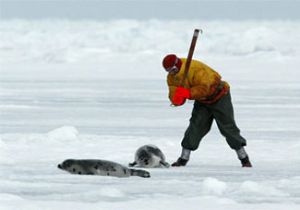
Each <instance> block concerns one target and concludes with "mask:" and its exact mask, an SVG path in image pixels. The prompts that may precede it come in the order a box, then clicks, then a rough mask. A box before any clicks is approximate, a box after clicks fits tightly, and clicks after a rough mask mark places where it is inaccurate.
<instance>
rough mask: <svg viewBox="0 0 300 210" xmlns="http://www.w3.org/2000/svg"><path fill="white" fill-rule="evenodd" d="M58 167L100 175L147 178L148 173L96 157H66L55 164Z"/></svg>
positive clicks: (75, 172) (72, 172)
mask: <svg viewBox="0 0 300 210" xmlns="http://www.w3.org/2000/svg"><path fill="white" fill-rule="evenodd" d="M57 167H58V168H59V169H62V170H65V171H68V172H70V173H71V174H80V175H100V176H114V177H130V176H140V177H144V178H149V177H150V173H149V172H148V171H145V170H135V169H130V168H127V167H125V166H123V165H121V164H119V163H115V162H112V161H107V160H97V159H79V160H78V159H67V160H65V161H63V162H62V163H61V164H58V166H57Z"/></svg>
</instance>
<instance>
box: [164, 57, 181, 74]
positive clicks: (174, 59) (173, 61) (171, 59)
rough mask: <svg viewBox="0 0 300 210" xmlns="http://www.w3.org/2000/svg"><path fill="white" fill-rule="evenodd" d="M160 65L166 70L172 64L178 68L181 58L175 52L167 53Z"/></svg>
mask: <svg viewBox="0 0 300 210" xmlns="http://www.w3.org/2000/svg"><path fill="white" fill-rule="evenodd" d="M162 65H163V67H164V68H165V69H166V71H168V69H170V68H172V67H174V66H176V67H177V68H178V69H180V67H181V60H180V59H179V58H178V57H177V56H176V55H175V54H169V55H166V56H165V57H164V59H163V62H162Z"/></svg>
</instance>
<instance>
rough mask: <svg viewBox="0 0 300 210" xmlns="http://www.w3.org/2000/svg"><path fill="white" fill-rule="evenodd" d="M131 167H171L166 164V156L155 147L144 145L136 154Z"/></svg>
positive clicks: (130, 164)
mask: <svg viewBox="0 0 300 210" xmlns="http://www.w3.org/2000/svg"><path fill="white" fill-rule="evenodd" d="M129 166H131V167H132V166H138V167H143V168H154V167H165V168H168V167H169V166H170V164H169V163H167V162H166V158H165V155H164V154H163V153H162V151H161V150H160V149H159V148H158V147H157V146H154V145H144V146H142V147H140V148H138V150H137V151H136V152H135V157H134V162H133V163H129Z"/></svg>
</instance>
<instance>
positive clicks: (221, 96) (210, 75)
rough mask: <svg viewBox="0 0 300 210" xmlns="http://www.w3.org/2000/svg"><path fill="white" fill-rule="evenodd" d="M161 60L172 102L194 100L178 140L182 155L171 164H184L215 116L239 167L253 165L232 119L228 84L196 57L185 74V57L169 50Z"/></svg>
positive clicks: (181, 102)
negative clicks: (237, 160) (185, 74)
mask: <svg viewBox="0 0 300 210" xmlns="http://www.w3.org/2000/svg"><path fill="white" fill-rule="evenodd" d="M162 64H163V67H164V68H165V70H166V71H167V72H168V76H167V82H168V86H169V98H170V100H171V102H172V104H173V105H174V106H181V105H183V104H184V103H185V101H186V99H190V100H195V102H194V108H193V111H192V116H191V119H190V124H189V126H188V128H187V130H186V132H185V134H184V138H183V140H182V142H181V146H182V152H181V156H180V157H179V158H178V160H177V161H176V162H174V163H173V164H172V166H185V165H186V164H187V162H188V160H189V158H190V153H191V151H195V150H196V149H197V148H198V146H199V143H200V141H201V139H202V138H203V137H204V136H205V135H206V134H207V133H208V132H209V130H210V128H211V125H212V122H213V120H216V123H217V126H218V128H219V130H220V132H221V134H222V135H223V136H224V137H225V138H226V141H227V143H228V144H229V146H230V147H231V148H232V149H234V150H235V151H236V153H237V156H238V158H239V160H240V161H241V163H242V167H252V165H251V163H250V161H249V156H248V154H247V153H246V151H245V149H244V146H246V140H245V139H244V138H243V137H242V136H241V135H240V130H239V128H238V127H237V125H236V123H235V120H234V115H233V106H232V103H231V95H230V91H229V84H228V83H227V82H225V81H222V80H221V76H220V75H219V74H218V73H217V72H216V71H214V70H213V69H212V68H210V67H209V66H207V65H205V64H204V63H202V62H200V61H197V60H192V61H191V65H190V68H189V71H188V74H187V77H186V78H184V77H185V76H184V68H185V64H186V59H184V58H178V57H177V56H176V55H174V54H170V55H167V56H166V57H165V58H164V59H163V63H162ZM183 80H184V85H183V87H182V86H181V85H182V84H181V83H182V81H183Z"/></svg>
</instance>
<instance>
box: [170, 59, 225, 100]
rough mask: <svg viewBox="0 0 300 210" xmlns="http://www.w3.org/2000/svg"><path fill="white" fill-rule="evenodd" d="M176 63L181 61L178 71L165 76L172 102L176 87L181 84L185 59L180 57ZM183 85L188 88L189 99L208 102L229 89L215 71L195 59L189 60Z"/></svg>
mask: <svg viewBox="0 0 300 210" xmlns="http://www.w3.org/2000/svg"><path fill="white" fill-rule="evenodd" d="M178 63H181V67H180V69H179V70H180V71H179V72H178V73H176V74H172V73H171V74H169V75H168V78H167V80H168V86H169V98H170V100H171V102H173V98H174V95H175V90H176V88H177V87H179V86H181V82H182V81H183V78H184V69H185V64H186V59H185V58H181V59H180V60H178ZM183 86H184V87H185V88H188V89H190V94H191V96H190V98H189V99H192V100H197V101H200V102H203V103H208V104H209V103H213V102H215V101H217V100H218V99H219V98H221V97H222V96H223V95H225V94H226V93H227V92H228V91H229V84H228V83H227V82H224V81H222V80H221V76H220V75H219V74H218V73H217V72H216V71H214V70H213V69H212V68H210V67H209V66H207V65H205V64H204V63H202V62H200V61H196V60H193V61H192V62H191V65H190V68H189V72H188V75H187V78H186V79H185V80H184V85H183ZM174 105H177V104H174Z"/></svg>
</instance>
